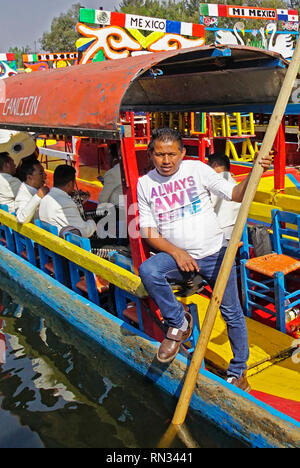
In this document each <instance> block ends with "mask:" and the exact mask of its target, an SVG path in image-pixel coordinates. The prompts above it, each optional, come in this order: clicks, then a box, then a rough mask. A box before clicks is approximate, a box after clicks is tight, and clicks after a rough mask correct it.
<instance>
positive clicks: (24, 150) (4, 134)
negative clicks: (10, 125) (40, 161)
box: [0, 130, 38, 167]
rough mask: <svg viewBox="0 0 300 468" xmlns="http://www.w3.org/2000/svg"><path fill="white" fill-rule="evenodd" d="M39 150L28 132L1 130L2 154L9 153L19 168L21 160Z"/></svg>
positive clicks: (0, 150)
mask: <svg viewBox="0 0 300 468" xmlns="http://www.w3.org/2000/svg"><path fill="white" fill-rule="evenodd" d="M35 152H36V156H38V150H37V147H36V143H35V140H34V138H33V137H32V136H31V135H30V134H29V133H26V132H14V131H10V130H0V153H8V154H9V155H10V156H11V157H12V159H13V160H14V162H15V165H16V166H17V167H18V165H19V164H20V162H21V160H22V159H23V158H26V157H27V156H30V155H31V154H34V153H35Z"/></svg>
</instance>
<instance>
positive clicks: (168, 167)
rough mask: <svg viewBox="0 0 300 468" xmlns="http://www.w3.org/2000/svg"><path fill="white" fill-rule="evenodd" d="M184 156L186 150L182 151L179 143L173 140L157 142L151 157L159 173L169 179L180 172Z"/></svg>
mask: <svg viewBox="0 0 300 468" xmlns="http://www.w3.org/2000/svg"><path fill="white" fill-rule="evenodd" d="M184 156H185V148H183V150H182V151H181V150H180V147H179V144H178V142H177V141H171V140H169V141H159V140H156V141H155V143H154V149H153V152H152V155H151V157H152V161H153V164H154V166H155V168H156V170H157V172H159V174H160V175H162V176H164V177H169V176H171V175H173V174H175V172H177V171H178V169H179V166H180V164H181V161H182V159H183V158H184Z"/></svg>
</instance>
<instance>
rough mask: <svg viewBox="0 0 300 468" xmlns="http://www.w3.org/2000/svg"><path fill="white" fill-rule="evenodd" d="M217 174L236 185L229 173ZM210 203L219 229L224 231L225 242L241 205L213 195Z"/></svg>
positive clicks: (228, 237) (229, 235)
mask: <svg viewBox="0 0 300 468" xmlns="http://www.w3.org/2000/svg"><path fill="white" fill-rule="evenodd" d="M219 174H220V175H221V176H222V177H223V178H224V179H225V180H228V182H231V183H232V184H233V185H235V184H236V182H235V180H234V178H233V177H232V175H231V174H230V172H227V171H224V172H220V173H219ZM211 202H212V205H213V208H214V210H215V212H216V215H217V217H218V221H219V224H220V227H221V229H222V230H223V231H224V234H225V238H226V240H229V239H230V237H231V234H232V231H233V228H234V225H235V222H236V218H237V215H238V214H239V210H240V206H241V204H240V203H237V202H233V201H227V200H224V198H221V197H217V196H216V195H214V194H213V193H212V194H211Z"/></svg>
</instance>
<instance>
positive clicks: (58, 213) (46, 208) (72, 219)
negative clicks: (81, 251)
mask: <svg viewBox="0 0 300 468" xmlns="http://www.w3.org/2000/svg"><path fill="white" fill-rule="evenodd" d="M39 216H40V220H41V221H44V222H46V223H48V224H52V226H56V227H57V229H58V232H60V230H61V229H62V228H64V227H66V226H73V227H75V228H77V229H79V231H80V232H81V236H82V237H91V235H93V234H94V232H95V231H96V224H95V221H93V220H92V219H89V220H87V221H84V220H83V219H82V217H81V216H80V213H79V210H78V208H77V206H76V203H75V202H74V201H73V200H72V198H71V197H70V196H69V195H68V194H67V193H66V192H64V191H63V190H61V189H59V188H57V187H52V189H51V190H50V192H49V193H48V194H47V195H46V196H45V197H44V198H42V200H41V203H40V209H39Z"/></svg>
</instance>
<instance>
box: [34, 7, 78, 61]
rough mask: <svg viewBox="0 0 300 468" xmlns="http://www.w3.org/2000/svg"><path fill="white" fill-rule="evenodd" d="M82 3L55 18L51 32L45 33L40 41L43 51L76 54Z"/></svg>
mask: <svg viewBox="0 0 300 468" xmlns="http://www.w3.org/2000/svg"><path fill="white" fill-rule="evenodd" d="M80 8H82V6H81V5H80V3H75V4H73V5H72V7H71V8H70V9H69V10H68V11H67V13H61V14H60V15H59V16H57V17H55V18H53V20H52V23H51V31H50V32H45V33H44V34H43V36H42V38H41V39H40V40H39V42H40V44H41V47H42V49H43V50H45V51H47V52H74V50H75V43H76V41H77V39H78V38H79V37H80V35H79V34H78V32H77V30H76V24H77V23H78V20H79V10H80Z"/></svg>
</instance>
